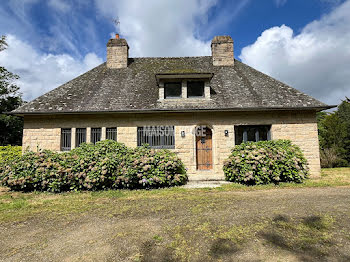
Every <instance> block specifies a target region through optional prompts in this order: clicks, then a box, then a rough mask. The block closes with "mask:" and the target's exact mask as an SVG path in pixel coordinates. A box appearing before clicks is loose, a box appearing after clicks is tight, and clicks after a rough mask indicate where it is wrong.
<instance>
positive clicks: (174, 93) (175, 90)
mask: <svg viewBox="0 0 350 262" xmlns="http://www.w3.org/2000/svg"><path fill="white" fill-rule="evenodd" d="M181 90H182V84H181V82H168V83H164V91H165V92H164V95H165V99H171V98H181V95H182V92H181Z"/></svg>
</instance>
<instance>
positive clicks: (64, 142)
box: [61, 128, 72, 151]
mask: <svg viewBox="0 0 350 262" xmlns="http://www.w3.org/2000/svg"><path fill="white" fill-rule="evenodd" d="M71 141H72V129H71V128H62V129H61V151H69V150H71Z"/></svg>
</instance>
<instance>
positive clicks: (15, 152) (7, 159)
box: [0, 146, 22, 180]
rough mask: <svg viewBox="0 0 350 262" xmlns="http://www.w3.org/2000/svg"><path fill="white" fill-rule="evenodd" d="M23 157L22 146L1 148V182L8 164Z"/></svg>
mask: <svg viewBox="0 0 350 262" xmlns="http://www.w3.org/2000/svg"><path fill="white" fill-rule="evenodd" d="M21 155H22V147H21V146H0V180H1V177H2V174H4V172H3V171H4V168H5V166H6V164H7V163H11V162H13V161H16V159H17V158H19V157H20V156H21Z"/></svg>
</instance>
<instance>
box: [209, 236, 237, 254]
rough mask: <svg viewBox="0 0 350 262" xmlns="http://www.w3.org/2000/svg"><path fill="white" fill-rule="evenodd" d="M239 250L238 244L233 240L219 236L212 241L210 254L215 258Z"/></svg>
mask: <svg viewBox="0 0 350 262" xmlns="http://www.w3.org/2000/svg"><path fill="white" fill-rule="evenodd" d="M239 250H240V249H239V248H238V247H237V245H236V244H235V243H233V242H232V241H231V240H229V239H223V238H219V239H216V240H215V241H214V242H213V243H212V245H211V248H210V250H209V255H210V256H211V257H213V258H221V257H223V256H231V255H233V254H235V253H237V252H238V251H239Z"/></svg>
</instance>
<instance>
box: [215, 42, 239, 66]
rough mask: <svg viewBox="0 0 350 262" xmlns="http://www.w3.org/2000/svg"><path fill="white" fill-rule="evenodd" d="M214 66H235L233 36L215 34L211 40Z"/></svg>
mask: <svg viewBox="0 0 350 262" xmlns="http://www.w3.org/2000/svg"><path fill="white" fill-rule="evenodd" d="M211 55H212V58H213V65H214V66H233V65H234V56H233V40H232V38H231V36H215V37H214V38H213V40H212V41H211Z"/></svg>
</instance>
